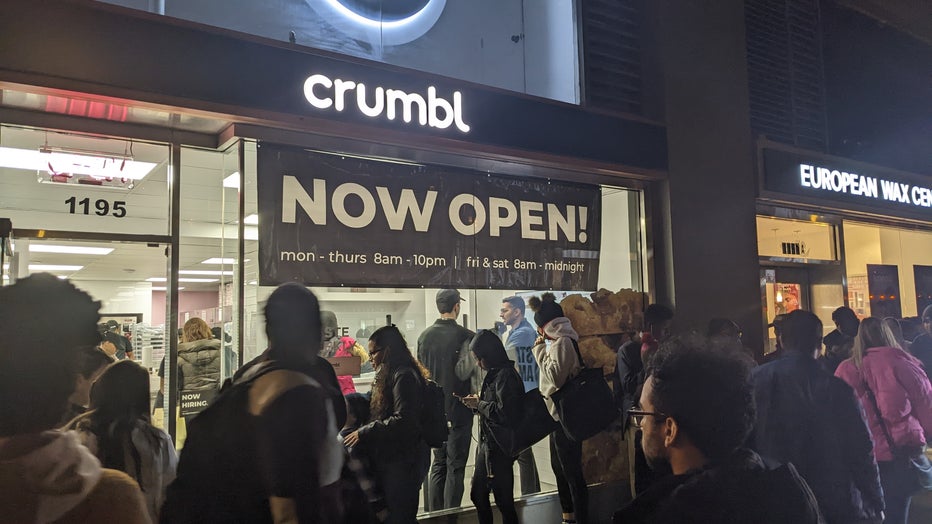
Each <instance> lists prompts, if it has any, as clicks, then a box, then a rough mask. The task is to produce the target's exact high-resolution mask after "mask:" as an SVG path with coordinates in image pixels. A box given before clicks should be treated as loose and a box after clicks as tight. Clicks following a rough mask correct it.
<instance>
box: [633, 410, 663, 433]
mask: <svg viewBox="0 0 932 524" xmlns="http://www.w3.org/2000/svg"><path fill="white" fill-rule="evenodd" d="M628 415H629V416H630V417H631V421H632V422H634V427H636V428H641V427H643V424H644V417H648V416H650V417H657V418H659V419H660V420H666V418H667V417H668V415H666V414H664V413H658V412H655V411H641V410H640V409H633V408H632V409H629V410H628Z"/></svg>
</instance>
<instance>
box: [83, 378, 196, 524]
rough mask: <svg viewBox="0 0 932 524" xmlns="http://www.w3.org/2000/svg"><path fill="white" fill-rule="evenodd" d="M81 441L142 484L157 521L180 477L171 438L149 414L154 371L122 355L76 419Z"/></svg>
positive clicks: (104, 462) (106, 463) (109, 465)
mask: <svg viewBox="0 0 932 524" xmlns="http://www.w3.org/2000/svg"><path fill="white" fill-rule="evenodd" d="M67 429H70V430H74V431H77V432H78V435H79V436H80V438H81V443H82V444H84V445H85V446H87V448H88V449H89V450H91V453H93V454H94V455H96V456H97V458H98V459H99V460H100V463H101V464H102V465H103V466H104V467H106V468H112V469H117V470H120V471H122V472H124V473H126V474H128V475H129V476H130V477H132V478H133V480H135V481H136V482H137V483H138V484H139V487H140V488H141V489H142V493H143V495H144V496H145V499H146V507H147V509H148V510H149V516H150V517H151V518H152V522H158V519H159V510H160V509H161V508H162V503H163V502H164V499H165V489H166V488H167V487H168V484H170V483H171V481H172V480H174V478H175V468H176V467H177V466H178V456H177V455H176V454H175V446H174V445H173V444H172V440H171V438H170V437H169V436H168V435H167V434H166V433H165V432H164V431H162V430H161V429H159V428H156V427H155V426H153V425H152V423H151V420H150V418H149V373H148V372H147V371H146V370H145V369H144V368H143V367H142V366H140V365H139V364H136V363H135V362H133V361H132V360H121V361H119V362H117V363H115V364H113V365H112V366H110V367H109V368H107V370H106V371H105V372H104V373H103V375H101V376H100V379H99V380H98V381H97V383H96V384H94V389H93V393H92V395H91V410H90V411H88V412H87V413H85V414H84V415H81V416H80V417H78V418H76V419H75V420H74V421H72V422H71V423H70V424H69V425H68V428H67Z"/></svg>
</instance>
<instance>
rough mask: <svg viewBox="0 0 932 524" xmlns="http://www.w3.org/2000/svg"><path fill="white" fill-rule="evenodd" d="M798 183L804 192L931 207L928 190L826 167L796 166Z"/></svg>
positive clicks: (929, 190)
mask: <svg viewBox="0 0 932 524" xmlns="http://www.w3.org/2000/svg"><path fill="white" fill-rule="evenodd" d="M799 182H800V185H801V186H802V187H804V188H811V189H821V190H824V191H831V192H833V193H842V194H849V195H854V196H859V197H864V198H872V199H877V200H886V201H888V202H898V203H901V204H910V205H914V206H918V207H932V189H929V188H928V187H923V186H918V185H910V184H904V183H902V182H895V181H891V180H885V179H883V178H876V177H869V176H863V175H858V174H856V173H848V172H846V171H839V170H837V169H830V168H827V167H819V166H814V165H811V164H799Z"/></svg>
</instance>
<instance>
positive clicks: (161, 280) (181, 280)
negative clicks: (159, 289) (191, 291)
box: [146, 277, 217, 283]
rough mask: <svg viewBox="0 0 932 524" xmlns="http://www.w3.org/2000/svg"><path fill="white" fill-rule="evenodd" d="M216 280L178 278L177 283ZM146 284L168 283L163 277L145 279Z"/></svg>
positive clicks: (211, 279) (214, 279) (212, 279)
mask: <svg viewBox="0 0 932 524" xmlns="http://www.w3.org/2000/svg"><path fill="white" fill-rule="evenodd" d="M216 281H217V279H216V278H179V279H178V282H202V283H207V282H216ZM146 282H168V279H167V278H165V277H151V278H147V279H146Z"/></svg>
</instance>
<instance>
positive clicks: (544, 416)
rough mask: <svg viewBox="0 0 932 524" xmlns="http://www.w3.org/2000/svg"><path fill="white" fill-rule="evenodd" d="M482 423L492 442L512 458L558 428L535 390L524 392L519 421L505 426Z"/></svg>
mask: <svg viewBox="0 0 932 524" xmlns="http://www.w3.org/2000/svg"><path fill="white" fill-rule="evenodd" d="M483 422H485V425H486V428H488V430H489V435H490V436H491V437H492V440H494V441H495V443H496V444H498V447H500V448H501V449H502V451H504V452H505V453H506V454H507V455H509V456H512V457H517V456H518V455H519V454H521V452H522V451H524V450H526V449H527V448H529V447H531V446H533V445H534V444H536V443H538V442H540V441H541V440H543V439H544V437H546V436H547V435H549V434H551V433H553V432H554V431H556V430H557V428H559V427H560V423H559V422H557V421H556V420H553V417H552V416H550V411H549V410H548V409H547V405H546V404H545V403H544V397H543V396H542V395H541V394H540V390H539V389H537V388H534V389H532V390H530V391H528V392H526V393H525V394H524V396H523V397H522V399H521V418H520V419H519V420H517V421H514V422H509V423H508V424H507V425H505V424H499V423H497V422H494V421H492V420H483Z"/></svg>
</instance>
